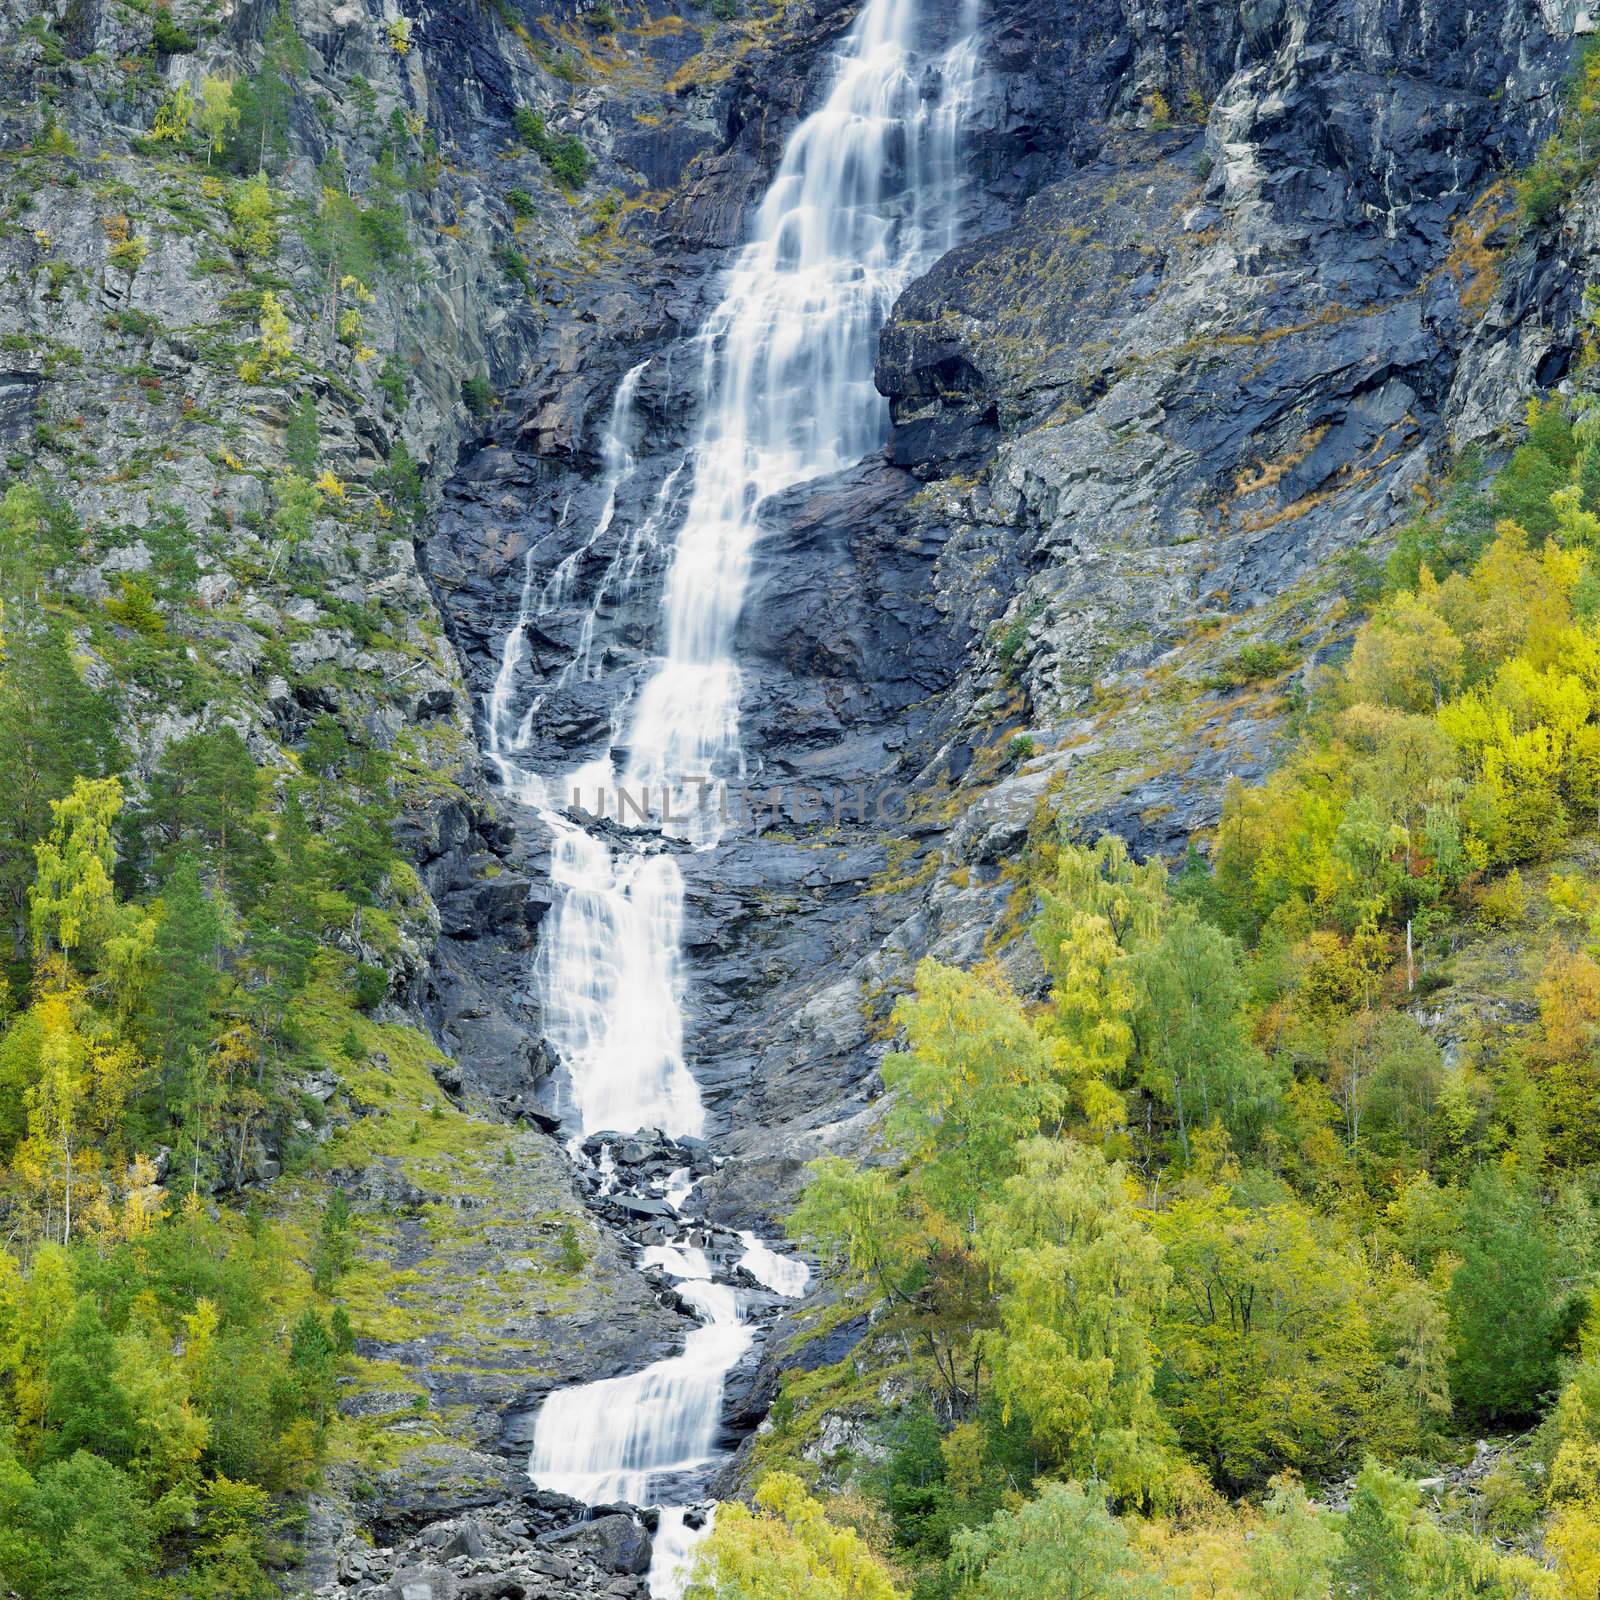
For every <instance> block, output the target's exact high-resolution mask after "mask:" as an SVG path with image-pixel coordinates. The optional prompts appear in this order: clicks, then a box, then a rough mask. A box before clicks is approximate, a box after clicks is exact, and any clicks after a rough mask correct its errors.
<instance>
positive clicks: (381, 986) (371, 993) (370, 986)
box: [355, 961, 389, 1012]
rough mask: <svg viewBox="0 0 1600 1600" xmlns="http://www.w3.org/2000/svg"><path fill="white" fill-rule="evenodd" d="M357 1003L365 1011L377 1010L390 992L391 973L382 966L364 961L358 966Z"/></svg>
mask: <svg viewBox="0 0 1600 1600" xmlns="http://www.w3.org/2000/svg"><path fill="white" fill-rule="evenodd" d="M355 990H356V1004H357V1005H358V1006H360V1007H361V1009H362V1010H363V1011H366V1012H372V1011H376V1010H377V1008H378V1006H379V1005H380V1004H381V1003H382V1001H383V997H384V996H385V995H386V994H388V992H389V974H388V973H387V972H385V971H384V970H383V968H382V967H375V966H373V965H372V964H371V963H370V962H366V961H363V962H362V963H361V964H360V966H358V967H357V968H356V984H355Z"/></svg>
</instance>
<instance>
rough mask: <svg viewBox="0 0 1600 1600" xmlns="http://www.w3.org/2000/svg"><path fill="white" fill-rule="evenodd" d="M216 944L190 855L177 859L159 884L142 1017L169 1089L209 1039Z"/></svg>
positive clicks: (212, 910)
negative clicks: (158, 913)
mask: <svg viewBox="0 0 1600 1600" xmlns="http://www.w3.org/2000/svg"><path fill="white" fill-rule="evenodd" d="M221 943H222V920H221V918H220V917H219V916H218V915H217V910H216V907H215V906H214V905H213V904H212V902H211V898H210V896H209V895H207V893H206V891H205V886H204V885H203V884H202V883H201V881H200V869H199V867H198V866H197V865H196V863H195V861H194V859H193V858H192V857H189V856H183V857H180V858H179V860H178V863H177V865H176V866H175V867H174V868H173V871H172V873H171V874H170V876H169V877H168V878H167V881H166V883H165V884H164V885H163V888H162V895H161V920H160V921H159V922H158V923H157V924H156V933H155V941H154V947H153V949H152V952H151V982H150V985H149V988H148V990H147V993H146V998H145V1004H144V1009H143V1015H142V1018H141V1021H142V1030H141V1031H142V1032H143V1035H144V1042H145V1049H146V1051H147V1053H148V1054H149V1055H150V1056H151V1057H152V1058H153V1059H154V1060H155V1061H157V1062H159V1063H160V1065H161V1070H162V1078H163V1081H164V1083H165V1084H166V1086H167V1088H168V1091H169V1092H171V1091H175V1090H176V1089H177V1088H178V1087H179V1086H180V1085H181V1084H182V1083H183V1081H184V1077H185V1074H186V1073H187V1071H188V1067H189V1063H190V1060H191V1057H192V1056H194V1055H196V1054H200V1053H202V1052H203V1051H204V1050H205V1048H206V1046H207V1044H208V1042H209V1041H210V1037H211V1007H212V1004H213V1003H214V1001H215V999H216V995H217V991H218V988H219V974H218V971H217V964H216V963H217V953H218V950H219V948H220V946H221Z"/></svg>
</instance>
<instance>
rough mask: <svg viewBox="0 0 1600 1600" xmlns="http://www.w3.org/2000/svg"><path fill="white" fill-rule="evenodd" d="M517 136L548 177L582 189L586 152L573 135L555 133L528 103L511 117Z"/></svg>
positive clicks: (586, 170) (586, 162)
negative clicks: (545, 169) (541, 164)
mask: <svg viewBox="0 0 1600 1600" xmlns="http://www.w3.org/2000/svg"><path fill="white" fill-rule="evenodd" d="M511 120H512V125H513V126H514V127H515V128H516V130H517V137H518V138H519V139H520V140H521V141H522V142H523V143H524V144H525V145H526V146H527V147H528V148H529V149H530V150H531V151H533V153H534V154H535V155H536V156H538V158H539V159H540V160H541V161H542V162H544V164H545V166H546V167H548V168H549V170H550V176H551V177H552V178H554V179H555V180H556V182H557V183H559V184H560V185H561V186H562V187H563V188H565V189H581V188H582V187H583V185H584V183H585V181H586V180H587V179H588V176H589V152H588V151H587V150H585V149H584V147H583V142H582V141H581V140H580V139H579V138H578V137H577V135H576V134H571V133H565V134H554V133H551V131H550V130H549V129H548V128H547V127H546V126H545V122H544V118H543V117H542V116H540V115H539V113H538V112H537V111H534V110H532V109H531V108H530V107H528V106H518V107H517V109H516V112H515V113H514V115H513V116H512V119H511Z"/></svg>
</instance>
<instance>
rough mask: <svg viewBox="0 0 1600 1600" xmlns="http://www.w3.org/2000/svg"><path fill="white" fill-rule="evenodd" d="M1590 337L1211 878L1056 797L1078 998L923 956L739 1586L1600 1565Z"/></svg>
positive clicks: (1374, 1578)
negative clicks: (1062, 808) (816, 1347)
mask: <svg viewBox="0 0 1600 1600" xmlns="http://www.w3.org/2000/svg"><path fill="white" fill-rule="evenodd" d="M1553 154H1554V152H1552V156H1553ZM1591 371H1592V369H1591V368H1590V367H1589V366H1588V365H1586V366H1585V367H1584V369H1583V372H1582V376H1581V380H1580V382H1579V383H1578V384H1577V385H1576V386H1575V387H1574V391H1573V393H1572V395H1571V396H1570V398H1569V399H1568V400H1565V401H1563V400H1555V399H1551V400H1546V401H1543V402H1541V401H1538V400H1535V401H1534V402H1532V403H1531V405H1530V407H1529V412H1528V419H1527V424H1528V425H1527V437H1526V440H1525V442H1524V443H1523V444H1522V445H1521V446H1520V447H1519V448H1518V449H1517V450H1516V451H1515V452H1514V453H1513V455H1512V456H1511V458H1510V461H1509V462H1508V464H1507V465H1506V467H1505V468H1504V469H1503V470H1502V471H1500V472H1499V473H1498V474H1495V475H1492V476H1490V475H1485V474H1484V473H1483V471H1482V469H1481V466H1480V465H1479V464H1478V463H1477V462H1476V461H1473V460H1468V461H1464V462H1463V463H1461V464H1460V467H1459V474H1458V476H1457V478H1456V479H1455V480H1454V481H1452V482H1449V483H1446V484H1444V485H1442V486H1441V490H1440V493H1439V495H1438V496H1437V503H1436V504H1435V505H1434V506H1431V507H1429V508H1428V509H1426V510H1424V511H1422V512H1420V513H1419V514H1418V516H1417V518H1416V520H1415V521H1414V522H1413V523H1412V524H1411V525H1410V526H1408V527H1407V528H1406V529H1405V530H1404V532H1403V533H1402V535H1401V537H1400V539H1399V542H1398V544H1397V546H1396V548H1395V549H1394V550H1393V552H1392V553H1391V554H1390V555H1389V556H1388V557H1387V562H1386V565H1385V567H1384V568H1383V577H1382V591H1383V592H1382V595H1381V597H1380V598H1378V599H1377V600H1376V602H1375V604H1374V609H1373V614H1372V617H1371V619H1370V620H1369V621H1368V622H1366V623H1365V624H1364V625H1363V626H1362V627H1361V628H1360V630H1359V631H1358V632H1357V634H1356V636H1355V639H1354V644H1353V648H1352V649H1351V651H1350V653H1349V658H1348V660H1347V661H1346V662H1345V663H1344V664H1343V665H1342V666H1340V667H1338V668H1336V669H1330V670H1328V671H1326V672H1324V673H1323V674H1321V675H1320V676H1319V677H1318V678H1317V679H1316V680H1314V683H1313V687H1312V690H1311V692H1310V694H1309V695H1308V696H1307V697H1306V699H1305V700H1304V702H1303V703H1302V704H1301V705H1300V706H1299V707H1298V708H1297V710H1296V712H1295V721H1296V724H1297V727H1298V732H1297V735H1296V738H1295V742H1294V744H1293V746H1292V748H1291V749H1290V751H1289V753H1288V755H1287V757H1286V758H1285V760H1284V761H1283V763H1282V765H1281V766H1280V767H1279V769H1278V770H1277V771H1276V772H1275V773H1274V774H1273V776H1272V777H1271V778H1270V779H1269V780H1268V781H1267V782H1265V783H1264V784H1261V785H1259V786H1255V787H1246V786H1244V785H1242V784H1239V783H1237V782H1236V783H1235V784H1234V785H1233V787H1232V788H1231V789H1230V790H1229V791H1228V794H1227V798H1226V800H1225V802H1224V805H1223V809H1222V816H1221V819H1220V821H1219V823H1218V825H1217V828H1216V830H1215V833H1214V834H1213V835H1211V836H1209V837H1208V838H1207V839H1205V840H1203V841H1196V843H1195V846H1194V847H1193V848H1191V851H1190V853H1189V855H1188V856H1187V858H1186V859H1185V860H1183V861H1182V863H1181V864H1179V865H1178V867H1177V870H1176V871H1175V872H1173V873H1170V874H1169V870H1168V867H1167V865H1166V864H1164V863H1162V862H1160V861H1152V862H1147V863H1144V864H1139V863H1137V862H1136V861H1134V860H1133V858H1132V857H1131V856H1130V855H1129V853H1128V850H1127V848H1126V846H1125V845H1124V844H1123V843H1122V841H1121V840H1120V839H1118V838H1117V837H1116V836H1114V835H1103V836H1102V837H1101V838H1100V839H1098V840H1097V841H1095V842H1094V843H1093V844H1087V843H1083V842H1079V841H1078V840H1077V839H1075V837H1074V833H1075V830H1074V829H1073V827H1072V825H1071V821H1070V819H1066V818H1060V817H1058V816H1057V815H1056V814H1055V812H1054V811H1053V809H1052V807H1051V805H1050V804H1049V803H1046V804H1045V805H1044V806H1042V807H1041V810H1040V814H1039V818H1038V822H1037V825H1036V827H1035V829H1034V832H1033V836H1032V838H1031V840H1030V844H1029V848H1028V851H1027V853H1026V855H1025V856H1024V857H1023V858H1022V859H1020V860H1019V861H1017V862H1016V863H1015V872H1016V898H1015V904H1016V906H1017V908H1018V918H1019V922H1020V923H1022V924H1024V925H1025V927H1026V934H1027V936H1028V937H1030V938H1031V939H1032V940H1033V941H1034V942H1035V944H1036V945H1037V947H1038V951H1039V955H1040V957H1041V958H1042V960H1043V963H1044V966H1045V969H1046V971H1047V973H1048V979H1049V997H1048V999H1047V1000H1045V1001H1043V1002H1040V1003H1033V1002H1030V1001H1029V1000H1028V999H1026V998H1025V997H1023V996H1019V995H1018V994H1017V993H1015V992H1014V990H1013V989H1012V988H1011V987H1010V985H1009V984H1008V983H1007V982H1006V980H1005V978H1004V976H1003V974H1002V973H1001V971H1000V969H999V968H998V967H997V966H995V965H994V964H993V963H992V962H991V963H986V964H981V965H979V966H976V967H974V968H972V969H970V970H960V969H957V968H952V967H948V966H943V965H940V964H939V963H936V962H932V961H929V962H925V963H924V964H923V965H922V967H921V968H920V969H919V970H918V973H917V976H916V987H915V992H914V994H913V995H911V996H908V997H907V998H905V999H903V1000H902V1001H901V1002H900V1003H899V1005H898V1006H897V1008H896V1010H895V1015H894V1021H895V1025H896V1028H897V1029H898V1030H900V1031H901V1032H902V1033H903V1037H904V1040H905V1043H904V1045H903V1047H902V1048H901V1049H900V1050H898V1051H897V1052H896V1053H895V1054H892V1055H891V1056H890V1057H889V1058H888V1060H887V1062H886V1063H885V1066H884V1083H885V1087H886V1088H887V1089H888V1090H889V1092H890V1096H891V1099H890V1101H889V1102H888V1103H889V1107H890V1109H889V1111H888V1115H887V1118H886V1121H885V1125H884V1143H883V1149H882V1153H881V1154H877V1155H874V1156H873V1157H872V1158H870V1159H869V1160H868V1161H866V1162H865V1163H861V1164H857V1163H854V1162H851V1161H847V1160H844V1159H841V1158H838V1157H833V1158H829V1159H825V1160H823V1161H819V1162H817V1163H815V1164H814V1165H813V1167H812V1169H811V1178H810V1183H809V1185H808V1187H807V1189H806V1192H805V1195H804V1197H803V1199H802V1201H801V1203H800V1205H799V1206H798V1208H797V1209H796V1210H795V1212H794V1214H793V1215H792V1217H791V1218H790V1224H789V1226H790V1231H791V1233H792V1235H793V1236H794V1237H795V1238H797V1239H799V1240H803V1241H806V1242H807V1243H809V1244H811V1245H812V1246H814V1247H815V1248H817V1249H818V1250H819V1251H821V1252H822V1254H823V1255H824V1257H825V1258H826V1259H829V1260H831V1261H833V1262H834V1263H835V1265H836V1268H837V1270H838V1274H839V1276H838V1278H837V1279H836V1283H837V1284H838V1291H837V1295H836V1297H835V1299H834V1303H833V1304H832V1305H831V1306H830V1307H829V1308H828V1309H827V1310H826V1311H823V1312H821V1313H819V1314H818V1315H817V1316H816V1318H815V1320H814V1325H813V1326H812V1328H811V1329H810V1330H809V1331H808V1336H809V1337H810V1338H812V1339H817V1340H819V1341H822V1340H826V1338H827V1335H828V1333H829V1332H830V1330H832V1329H833V1328H836V1327H838V1326H839V1325H840V1324H841V1323H842V1322H844V1321H845V1320H846V1319H860V1318H861V1316H862V1313H863V1312H865V1313H867V1318H868V1323H867V1327H866V1331H865V1332H864V1334H863V1335H862V1336H861V1337H860V1342H859V1343H858V1344H857V1345H856V1346H855V1348H854V1349H853V1351H852V1352H851V1354H850V1355H849V1356H848V1357H846V1359H845V1360H843V1361H842V1362H837V1363H834V1364H822V1365H819V1366H817V1367H816V1369H815V1370H813V1371H809V1372H807V1373H806V1375H805V1376H804V1377H798V1376H791V1377H790V1378H789V1379H788V1380H787V1381H786V1383H785V1385H784V1388H783V1391H782V1393H781V1395H780V1396H779V1398H778V1401H777V1403H776V1405H775V1407H774V1410H773V1426H772V1428H771V1430H770V1431H769V1432H767V1433H766V1434H764V1435H763V1436H762V1437H761V1438H760V1439H759V1440H758V1441H757V1444H756V1452H755V1459H756V1460H757V1461H758V1462H759V1463H760V1464H761V1472H762V1474H763V1475H762V1476H760V1477H758V1480H757V1489H756V1510H755V1512H754V1513H753V1514H746V1515H741V1514H737V1513H736V1514H734V1515H730V1516H725V1517H724V1518H723V1520H722V1521H721V1522H720V1523H719V1525H718V1528H717V1530H716V1532H715V1533H714V1535H713V1537H712V1540H711V1544H710V1547H709V1550H708V1553H707V1556H706V1557H705V1560H706V1567H705V1582H704V1584H703V1586H702V1589H703V1592H704V1593H706V1594H708V1595H709V1594H718V1595H727V1594H734V1595H739V1596H749V1597H752V1600H754V1597H761V1600H765V1597H767V1596H772V1597H774V1600H776V1597H777V1596H780V1595H791V1594H798V1593H808V1594H810V1593H815V1594H839V1595H855V1594H870V1595H882V1596H889V1595H893V1594H899V1593H914V1594H916V1595H918V1596H924V1595H926V1596H947V1595H967V1594H971V1595H975V1596H983V1597H985V1600H1025V1597H1042V1596H1046V1595H1062V1594H1071V1595H1074V1596H1084V1597H1088V1596H1104V1597H1107V1600H1111V1597H1124V1596H1127V1597H1132V1596H1139V1595H1157V1594H1184V1595H1195V1596H1198V1595H1207V1596H1218V1595H1229V1596H1251V1597H1273V1600H1278V1597H1282V1600H1290V1597H1293V1600H1311V1597H1320V1596H1325V1595H1329V1594H1337V1595H1360V1596H1372V1597H1387V1596H1396V1597H1398V1596H1402V1595H1403V1596H1429V1597H1434V1596H1437V1597H1439V1600H1445V1597H1453V1596H1458V1595H1460V1596H1465V1595H1480V1594H1481V1595H1500V1596H1508V1597H1509V1596H1524V1595H1526V1596H1551V1597H1556V1596H1577V1595H1589V1594H1593V1593H1595V1592H1596V1585H1597V1584H1600V1555H1597V1552H1600V1411H1597V1410H1596V1407H1597V1406H1600V1318H1597V1313H1596V1305H1595V1286H1596V1273H1597V1270H1600V1256H1597V1249H1600V1226H1597V1224H1600V1217H1597V1206H1600V1194H1597V1193H1596V1189H1595V1173H1596V1170H1597V1169H1596V1160H1597V1155H1600V1147H1597V1142H1596V1141H1597V1139H1600V1131H1597V1128H1596V1122H1595V1107H1596V1103H1597V1095H1600V1068H1597V1065H1596V1060H1597V1058H1596V1043H1597V1037H1600V963H1597V961H1596V956H1597V955H1600V944H1597V943H1596V940H1597V938H1600V910H1597V901H1596V897H1595V889H1594V881H1595V877H1594V875H1595V871H1596V865H1597V860H1600V857H1597V851H1600V834H1597V821H1600V817H1597V806H1600V579H1597V574H1600V568H1597V565H1596V563H1597V562H1600V515H1597V512H1600V446H1597V444H1596V442H1595V436H1596V427H1597V422H1600V411H1597V410H1596V408H1595V404H1594V397H1595V391H1594V390H1593V389H1592V388H1591V387H1590V381H1591V380H1590V374H1591ZM996 931H997V940H996V942H997V944H1001V945H1003V943H1004V942H1005V940H1006V939H1007V938H1008V937H1010V936H1011V935H1010V933H1009V931H1002V930H996ZM801 1348H802V1349H803V1348H804V1346H803V1345H802V1347H801ZM840 1413H843V1414H844V1415H846V1416H849V1417H851V1418H853V1419H854V1420H853V1422H852V1424H851V1425H850V1427H849V1428H848V1429H846V1430H844V1431H842V1432H841V1431H839V1430H838V1429H837V1427H836V1426H831V1424H833V1423H834V1420H835V1419H836V1418H837V1416H838V1415H839V1414H840ZM1418 1478H1420V1479H1421V1480H1422V1482H1421V1485H1420V1487H1419V1484H1418V1482H1417V1481H1416V1480H1417V1479H1418ZM808 1484H809V1485H810V1488H811V1493H809V1494H808V1491H807V1485H808ZM818 1485H820V1486H821V1488H820V1489H819V1488H818ZM1330 1490H1331V1493H1330ZM813 1495H820V1498H813ZM824 1519H827V1520H824ZM830 1522H831V1524H832V1526H831V1527H830ZM691 1592H692V1593H698V1592H701V1591H691Z"/></svg>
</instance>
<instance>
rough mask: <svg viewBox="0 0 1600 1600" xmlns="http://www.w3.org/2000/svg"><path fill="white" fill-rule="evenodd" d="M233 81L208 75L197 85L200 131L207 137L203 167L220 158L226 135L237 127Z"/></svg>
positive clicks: (236, 106) (225, 142) (236, 107)
mask: <svg viewBox="0 0 1600 1600" xmlns="http://www.w3.org/2000/svg"><path fill="white" fill-rule="evenodd" d="M233 89H234V80H233V79H232V78H214V77H212V76H211V75H210V74H207V75H206V76H205V77H204V78H203V79H201V82H200V112H199V117H198V121H199V123H200V131H201V132H202V133H203V134H204V135H205V136H206V165H207V166H208V167H209V166H210V165H211V158H212V157H213V156H215V155H221V153H222V150H223V147H224V146H225V145H226V144H227V142H228V136H229V135H230V134H231V133H232V132H233V131H234V129H235V128H237V127H238V126H239V106H238V103H237V102H236V100H235V99H234V93H233Z"/></svg>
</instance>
